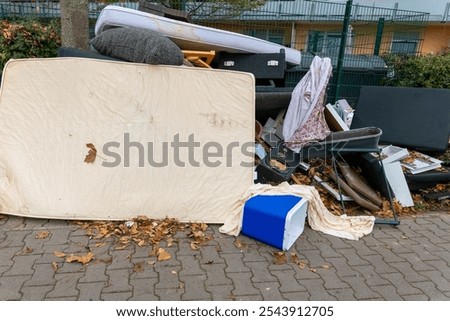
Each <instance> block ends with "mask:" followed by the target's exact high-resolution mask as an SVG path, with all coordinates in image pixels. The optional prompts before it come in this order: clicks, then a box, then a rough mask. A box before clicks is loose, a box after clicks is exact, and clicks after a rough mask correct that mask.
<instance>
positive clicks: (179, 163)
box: [0, 58, 255, 223]
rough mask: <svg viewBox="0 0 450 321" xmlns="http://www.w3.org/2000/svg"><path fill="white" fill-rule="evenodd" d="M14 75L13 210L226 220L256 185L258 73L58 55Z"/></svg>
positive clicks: (9, 125)
mask: <svg viewBox="0 0 450 321" xmlns="http://www.w3.org/2000/svg"><path fill="white" fill-rule="evenodd" d="M2 81H3V82H2V87H1V96H0V212H2V213H7V214H14V215H22V216H29V217H39V218H58V219H108V220H121V219H131V218H133V217H136V216H138V215H145V216H148V217H150V218H164V217H172V218H177V219H179V220H180V221H184V222H187V221H201V222H206V223H223V222H224V221H225V220H226V219H227V216H228V215H230V213H232V209H233V208H234V207H235V206H236V205H237V201H238V200H239V198H240V197H241V195H242V194H243V193H245V191H247V190H248V188H249V187H250V186H251V185H252V181H253V167H252V166H251V165H252V162H253V156H252V153H251V145H252V142H253V140H254V123H255V119H254V115H255V112H254V104H255V97H254V95H255V94H254V88H255V87H254V78H253V75H251V74H247V73H241V72H231V71H224V70H207V69H201V68H187V67H172V66H170V67H169V66H155V65H144V64H133V63H122V62H113V61H101V60H91V59H80V58H56V59H23V60H12V61H10V62H9V63H8V64H7V66H6V68H5V70H4V73H3V80H2ZM177 137H178V138H177ZM189 137H191V142H192V143H188V144H186V142H188V141H189ZM177 140H178V141H179V142H180V143H179V144H178V143H177V142H176V141H177ZM149 143H150V144H149ZM87 144H92V145H90V146H91V147H95V149H96V151H97V154H96V157H95V160H94V162H92V163H89V162H85V157H86V155H88V153H89V151H90V150H92V149H90V148H88V147H87ZM185 145H190V147H187V146H185ZM164 148H165V150H164ZM91 153H92V151H91ZM164 155H167V156H168V158H167V162H166V164H165V165H164V164H163V166H160V167H157V165H156V164H155V162H161V161H162V160H163V159H164ZM148 158H150V159H151V160H153V164H149V163H148ZM92 160H93V157H91V159H90V161H92ZM114 163H115V164H114ZM183 164H184V166H183Z"/></svg>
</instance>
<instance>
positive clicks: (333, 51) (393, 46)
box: [0, 0, 428, 102]
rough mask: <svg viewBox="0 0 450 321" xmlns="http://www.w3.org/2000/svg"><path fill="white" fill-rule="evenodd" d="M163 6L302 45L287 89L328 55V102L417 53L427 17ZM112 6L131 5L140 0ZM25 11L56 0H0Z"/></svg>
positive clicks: (1, 14) (3, 9) (321, 7)
mask: <svg viewBox="0 0 450 321" xmlns="http://www.w3.org/2000/svg"><path fill="white" fill-rule="evenodd" d="M165 3H166V4H167V3H170V4H171V5H172V7H176V8H178V9H182V10H185V11H189V12H190V14H191V17H192V20H193V22H194V23H197V24H201V25H206V26H210V27H214V28H219V29H225V30H229V31H234V32H238V33H243V34H247V35H251V36H254V37H258V38H263V39H266V40H268V41H271V42H276V43H279V44H283V45H286V46H288V47H292V48H296V49H298V50H301V51H302V52H303V59H302V64H301V65H300V66H296V67H292V68H290V69H289V70H287V72H286V79H285V85H286V86H288V87H293V86H295V85H296V84H297V82H298V81H299V80H300V78H301V77H302V76H303V75H304V74H305V73H306V72H307V70H308V69H309V64H310V62H311V60H312V57H313V56H314V55H319V56H321V57H330V58H331V60H332V63H333V67H334V73H333V77H332V79H331V82H330V85H329V90H328V101H329V102H334V101H335V100H337V99H338V98H346V99H347V100H349V101H350V102H355V101H356V99H357V97H358V95H359V89H360V87H361V86H363V85H380V84H381V81H382V79H383V78H384V77H386V75H387V73H388V70H387V68H386V65H385V64H384V60H383V59H382V56H383V55H387V54H410V55H415V54H417V53H419V52H420V51H421V47H422V42H423V31H424V28H425V24H426V22H427V21H428V14H427V13H423V12H415V11H406V10H398V9H389V8H378V7H374V6H362V5H358V4H353V3H352V1H347V3H333V2H328V1H315V0H291V1H288V0H278V1H277V0H272V1H265V4H263V5H259V6H257V7H255V8H245V7H243V8H240V9H239V10H235V9H236V8H235V7H230V6H227V5H224V4H223V3H221V4H217V3H211V2H206V1H184V0H180V1H177V0H175V1H165ZM247 3H252V2H248V1H247ZM253 3H256V1H255V2H253ZM114 4H115V5H121V6H126V7H130V8H134V9H137V8H138V5H139V1H137V0H136V1H118V2H117V3H114ZM105 5H106V4H105V3H104V2H101V1H90V3H89V16H90V18H91V27H93V25H94V24H95V19H96V18H97V17H98V15H99V13H100V12H101V10H102V9H103V8H104V6H105ZM27 16H30V17H35V18H47V19H48V18H59V17H60V4H59V1H51V0H34V1H18V0H9V1H1V0H0V18H23V17H27ZM91 30H93V28H91ZM91 33H93V31H91ZM92 36H93V34H92Z"/></svg>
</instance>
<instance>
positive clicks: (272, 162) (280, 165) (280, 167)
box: [270, 159, 287, 172]
mask: <svg viewBox="0 0 450 321" xmlns="http://www.w3.org/2000/svg"><path fill="white" fill-rule="evenodd" d="M270 166H271V167H275V168H276V169H278V170H279V171H282V172H284V171H285V170H286V169H287V166H286V164H284V163H282V162H280V161H278V160H276V159H271V160H270Z"/></svg>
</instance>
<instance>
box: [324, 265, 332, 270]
mask: <svg viewBox="0 0 450 321" xmlns="http://www.w3.org/2000/svg"><path fill="white" fill-rule="evenodd" d="M322 267H323V268H324V269H325V270H328V269H329V268H330V266H329V265H328V264H324V265H322Z"/></svg>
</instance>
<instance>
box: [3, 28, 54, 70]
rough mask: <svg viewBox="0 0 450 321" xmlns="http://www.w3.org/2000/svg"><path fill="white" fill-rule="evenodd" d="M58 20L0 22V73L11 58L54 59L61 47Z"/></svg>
mask: <svg viewBox="0 0 450 321" xmlns="http://www.w3.org/2000/svg"><path fill="white" fill-rule="evenodd" d="M60 30H61V28H60V26H59V21H58V20H50V21H49V22H47V23H43V22H40V21H37V20H14V21H8V20H2V21H0V71H1V70H3V67H4V65H5V64H6V62H7V61H8V60H9V59H12V58H38V57H55V56H56V54H57V51H58V48H59V47H60V45H61V31H60Z"/></svg>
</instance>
